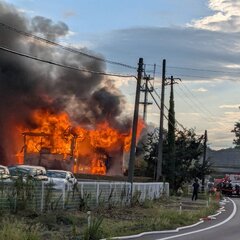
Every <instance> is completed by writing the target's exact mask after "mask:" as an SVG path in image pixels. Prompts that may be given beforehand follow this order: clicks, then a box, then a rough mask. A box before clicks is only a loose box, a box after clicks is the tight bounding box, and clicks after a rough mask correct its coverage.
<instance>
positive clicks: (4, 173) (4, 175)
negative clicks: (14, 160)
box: [0, 165, 10, 181]
mask: <svg viewBox="0 0 240 240" xmlns="http://www.w3.org/2000/svg"><path fill="white" fill-rule="evenodd" d="M9 178H10V172H9V170H8V168H7V167H6V166H3V165H0V181H3V180H4V181H5V180H7V179H9Z"/></svg>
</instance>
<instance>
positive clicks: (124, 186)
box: [0, 181, 169, 211]
mask: <svg viewBox="0 0 240 240" xmlns="http://www.w3.org/2000/svg"><path fill="white" fill-rule="evenodd" d="M2 187H4V186H2ZM3 189H4V188H3ZM22 191H28V193H31V194H30V195H29V194H25V195H26V199H24V201H25V202H22V201H23V200H22V198H20V197H19V195H17V192H19V191H16V189H14V185H12V184H7V186H5V190H3V191H2V192H0V209H6V208H8V207H7V206H8V205H9V203H10V202H9V199H10V201H11V202H16V206H15V207H16V208H17V206H18V203H20V202H21V204H23V203H26V204H27V207H28V208H31V209H35V210H40V211H48V210H56V209H81V208H87V209H90V208H94V207H97V206H123V205H129V203H130V193H131V184H130V183H128V182H90V181H89V182H78V183H77V185H76V186H74V187H72V186H70V185H65V186H63V187H62V188H60V189H54V186H49V184H47V183H45V182H37V183H34V184H33V186H31V192H30V191H29V190H28V189H27V188H26V187H25V188H23V189H22ZM132 193H133V196H132V199H133V200H134V201H135V202H144V201H145V200H147V199H149V200H153V199H158V198H160V197H161V196H163V195H165V196H168V195H169V184H168V183H161V182H152V183H133V191H132ZM29 196H30V197H29ZM11 204H12V203H11ZM9 206H10V205H9ZM11 207H13V206H12V205H11V206H10V208H11Z"/></svg>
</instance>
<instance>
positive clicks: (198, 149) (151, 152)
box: [144, 129, 203, 191]
mask: <svg viewBox="0 0 240 240" xmlns="http://www.w3.org/2000/svg"><path fill="white" fill-rule="evenodd" d="M175 148H176V153H175V173H174V175H175V178H174V182H172V175H171V170H172V168H171V163H170V162H169V161H168V157H169V147H168V143H167V140H166V139H165V140H164V142H163V175H164V176H165V179H166V181H167V182H170V183H171V185H170V187H171V188H172V189H173V190H174V191H176V190H177V189H178V188H179V187H181V186H182V185H183V183H186V182H188V181H190V180H192V179H193V178H195V177H198V176H199V175H198V174H197V172H198V171H200V169H202V168H201V166H200V157H201V155H202V153H203V145H202V143H201V141H200V139H199V138H198V137H197V136H196V134H195V132H194V130H193V129H189V130H184V131H177V134H176V137H175ZM144 150H145V155H144V160H145V161H146V162H147V168H146V173H145V175H146V176H149V177H154V174H155V169H156V158H157V151H158V130H157V129H155V130H154V132H152V133H149V134H148V137H147V141H146V143H145V145H144Z"/></svg>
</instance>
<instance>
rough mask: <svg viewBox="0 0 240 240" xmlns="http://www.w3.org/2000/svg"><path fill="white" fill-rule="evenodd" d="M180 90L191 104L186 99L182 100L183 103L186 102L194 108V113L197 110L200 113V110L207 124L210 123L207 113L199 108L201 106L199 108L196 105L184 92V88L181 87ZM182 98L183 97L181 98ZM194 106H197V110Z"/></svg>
mask: <svg viewBox="0 0 240 240" xmlns="http://www.w3.org/2000/svg"><path fill="white" fill-rule="evenodd" d="M179 89H180V90H181V92H182V93H183V95H184V96H185V98H187V99H188V100H189V101H190V102H191V103H188V102H187V101H186V100H185V99H184V98H181V99H183V101H184V102H185V103H187V104H188V105H189V106H190V107H191V108H192V110H193V111H194V112H195V111H196V109H197V110H198V112H199V110H200V112H201V116H202V118H204V119H205V120H206V121H207V122H209V118H207V116H206V113H205V112H203V111H202V110H201V109H200V108H199V106H197V105H196V103H195V102H193V101H192V99H191V98H190V97H189V96H188V95H187V94H186V93H185V92H184V91H183V89H182V88H180V87H179ZM175 92H176V93H177V94H178V95H179V93H178V92H177V91H176V89H175ZM180 97H181V96H180ZM193 105H194V106H195V108H196V109H195V108H194V107H193Z"/></svg>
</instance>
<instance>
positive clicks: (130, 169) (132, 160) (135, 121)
mask: <svg viewBox="0 0 240 240" xmlns="http://www.w3.org/2000/svg"><path fill="white" fill-rule="evenodd" d="M142 72H143V58H139V62H138V76H137V86H136V96H135V107H134V115H133V124H132V139H131V149H130V158H129V163H128V182H130V183H131V195H130V196H131V197H132V193H133V191H132V190H133V176H134V163H135V153H136V136H137V124H138V113H139V100H140V88H141V80H142Z"/></svg>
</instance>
